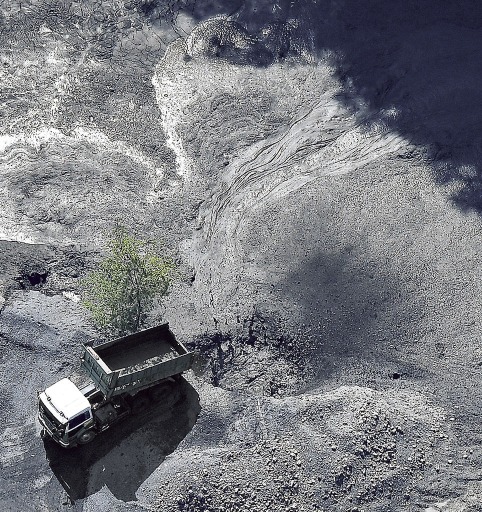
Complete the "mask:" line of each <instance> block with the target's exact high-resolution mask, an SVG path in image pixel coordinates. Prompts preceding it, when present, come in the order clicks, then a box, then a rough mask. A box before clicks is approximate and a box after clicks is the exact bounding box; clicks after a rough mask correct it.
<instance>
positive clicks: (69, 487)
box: [44, 379, 201, 501]
mask: <svg viewBox="0 0 482 512" xmlns="http://www.w3.org/2000/svg"><path fill="white" fill-rule="evenodd" d="M179 386H181V388H182V397H183V398H181V400H179V401H178V402H177V403H176V404H175V405H174V406H173V407H171V408H170V409H166V408H165V407H164V406H163V405H162V404H155V405H152V406H150V407H148V408H147V409H146V410H145V411H144V412H142V413H141V414H137V415H132V416H128V417H127V418H125V419H124V421H122V422H120V423H119V424H118V425H113V426H112V427H111V428H110V429H108V430H107V431H105V432H103V433H102V434H99V436H98V437H97V438H95V439H94V440H93V441H92V442H91V443H90V444H88V445H85V446H82V447H79V448H74V449H70V450H69V449H65V448H62V447H60V446H58V445H57V444H56V443H54V442H53V441H51V440H48V439H46V440H45V441H44V447H45V452H46V457H47V460H48V461H49V466H50V468H51V470H52V472H53V473H54V475H55V477H56V478H57V480H58V481H59V482H60V484H61V485H62V487H63V488H64V489H65V491H66V492H67V494H68V496H69V498H70V499H71V500H72V501H76V500H79V499H83V498H86V497H87V496H90V495H91V494H94V493H96V492H97V491H99V490H100V489H101V488H102V487H103V486H104V485H105V486H107V487H108V488H109V490H110V491H111V492H112V494H113V495H114V496H115V497H116V498H118V499H120V500H123V501H132V500H136V499H137V498H136V495H135V493H136V491H137V489H138V488H139V487H140V485H141V484H142V483H143V482H144V481H145V480H146V479H147V478H148V477H149V475H151V473H152V472H153V471H154V470H155V469H156V468H157V467H158V466H159V465H160V464H161V463H162V462H163V461H164V459H165V458H166V456H167V455H169V454H171V453H172V452H173V451H174V450H175V449H176V448H177V446H178V445H179V443H180V442H181V441H182V440H183V439H184V438H185V437H186V436H187V434H188V433H189V432H190V431H191V429H192V428H193V426H194V424H195V423H196V420H197V417H198V415H199V412H200V410H201V406H200V403H199V395H198V394H197V392H196V391H195V389H194V388H193V387H192V386H191V385H190V384H189V383H188V382H187V381H186V380H185V379H181V381H180V382H179Z"/></svg>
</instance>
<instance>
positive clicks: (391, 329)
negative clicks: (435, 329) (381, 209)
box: [278, 246, 424, 378]
mask: <svg viewBox="0 0 482 512" xmlns="http://www.w3.org/2000/svg"><path fill="white" fill-rule="evenodd" d="M278 293H279V294H280V295H281V296H282V297H289V298H290V300H293V301H294V302H295V303H297V304H300V305H301V306H302V308H303V316H304V320H303V321H304V326H305V332H303V335H302V338H301V342H302V343H303V345H305V350H307V351H308V353H311V355H310V359H311V360H312V361H314V362H315V363H316V364H315V368H314V370H315V374H316V373H317V372H318V374H317V375H315V378H316V377H318V378H326V377H327V375H328V374H330V373H331V372H332V371H333V366H332V365H331V364H330V360H331V361H338V362H340V361H343V358H345V357H349V356H352V357H353V356H355V357H358V356H362V355H363V356H364V358H366V359H373V358H374V359H377V358H378V357H379V355H380V353H381V352H383V353H384V354H385V355H384V359H385V360H386V357H387V354H386V349H387V348H388V347H392V348H393V347H394V346H395V345H396V346H403V344H404V343H406V342H410V341H411V340H412V339H414V338H416V337H417V336H418V333H417V329H418V319H419V317H420V315H421V314H422V313H421V312H423V309H424V307H423V305H424V302H423V301H424V299H423V297H422V296H421V295H420V296H417V294H415V293H413V292H412V293H411V294H409V292H406V291H405V290H404V283H403V282H402V283H400V282H397V281H395V280H394V279H392V278H391V277H390V276H389V275H387V273H386V271H384V269H382V268H380V267H379V266H378V264H377V263H376V262H373V261H364V259H363V258H361V257H360V255H359V254H357V250H356V249H355V248H353V247H351V246H347V247H345V248H344V249H342V250H341V251H340V252H339V253H329V252H319V253H318V254H316V255H314V256H312V257H311V258H310V259H308V260H307V261H303V262H300V266H299V269H298V270H297V271H296V272H294V273H292V274H291V275H289V277H288V278H287V279H286V280H285V281H284V282H282V283H281V284H280V285H279V292H278ZM324 358H326V361H325V360H324Z"/></svg>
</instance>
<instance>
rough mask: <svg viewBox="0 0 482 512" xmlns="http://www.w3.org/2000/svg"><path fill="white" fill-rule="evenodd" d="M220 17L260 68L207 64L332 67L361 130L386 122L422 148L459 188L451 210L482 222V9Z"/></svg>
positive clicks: (371, 5) (221, 52) (240, 11)
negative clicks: (289, 62)
mask: <svg viewBox="0 0 482 512" xmlns="http://www.w3.org/2000/svg"><path fill="white" fill-rule="evenodd" d="M210 7H212V5H211V3H210V2H196V6H195V7H194V8H193V9H192V10H190V11H189V12H190V14H191V15H193V16H194V17H195V19H196V20H197V21H201V20H203V19H205V18H206V17H207V16H208V14H209V10H210ZM230 7H231V6H230ZM217 12H218V11H217V9H213V10H212V11H211V15H213V14H215V13H217ZM223 13H224V14H232V19H233V20H235V21H236V22H237V23H238V24H239V25H240V26H241V27H243V28H245V29H247V31H248V33H249V35H250V37H252V38H253V41H256V51H257V52H258V54H259V56H260V60H259V62H257V61H256V59H254V58H251V59H248V58H246V56H245V55H243V53H242V52H241V51H237V50H236V48H235V47H234V46H233V45H229V44H224V45H223V44H221V43H220V44H218V45H216V44H214V43H213V45H211V48H214V49H216V48H217V51H215V52H214V53H213V54H212V52H211V51H206V55H211V54H212V55H211V56H212V58H218V57H219V58H226V59H227V60H229V61H230V62H233V63H236V64H238V65H239V64H247V65H259V66H261V67H264V66H266V65H269V64H270V63H272V62H276V61H280V60H281V61H282V60H284V59H286V58H288V59H289V58H291V59H293V58H295V59H296V58H297V57H299V56H300V55H302V54H303V52H309V53H311V54H312V55H313V56H314V57H315V59H316V58H317V59H323V60H325V61H326V60H328V61H329V62H331V63H332V64H333V65H334V66H335V68H336V70H337V74H338V76H339V78H340V80H341V82H342V84H344V91H345V92H342V93H341V94H340V95H339V100H340V101H341V102H343V103H345V105H346V106H347V107H348V108H349V109H351V110H352V111H353V112H354V113H355V114H357V115H358V116H359V118H360V122H361V123H362V124H366V125H367V127H368V126H369V125H370V124H371V123H373V122H377V121H379V120H380V119H382V120H383V122H384V124H385V126H387V128H388V129H389V130H391V131H394V132H397V133H399V134H401V135H402V136H403V137H404V138H406V139H407V140H409V141H410V142H412V143H414V144H416V145H419V146H421V147H422V148H423V157H424V158H425V160H426V161H428V162H430V163H431V164H432V168H433V174H434V179H435V181H436V182H437V183H438V184H439V185H441V186H448V185H450V186H453V188H452V189H451V194H452V198H453V201H454V203H455V204H456V205H457V206H458V207H459V208H461V209H462V210H475V211H477V212H479V213H481V212H482V169H481V163H480V162H481V159H482V149H481V148H482V107H481V105H482V88H481V87H480V81H481V79H482V66H480V48H481V47H482V3H480V2H479V1H477V0H465V1H462V2H450V1H442V2H435V1H427V2H418V1H415V0H408V1H400V0H397V1H393V2H384V1H382V0H371V1H367V2H359V1H357V0H347V1H346V2H343V4H340V3H339V2H337V1H335V0H325V1H316V2H315V1H314V0H300V1H298V2H287V1H286V2H278V3H277V4H276V6H273V3H272V2H268V1H267V0H251V1H245V2H242V3H240V5H239V7H238V8H236V9H235V10H234V11H231V10H230V8H228V6H226V7H225V9H224V11H223ZM220 26H221V25H220ZM209 37H210V40H211V41H214V42H216V41H218V42H219V41H221V40H222V38H223V37H225V36H223V33H222V31H221V29H220V33H219V34H217V39H216V33H212V34H210V35H209ZM236 52H237V53H236ZM417 156H419V155H412V154H408V155H401V156H400V158H402V157H403V158H408V159H410V158H415V157H417Z"/></svg>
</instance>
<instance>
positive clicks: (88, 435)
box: [77, 430, 97, 444]
mask: <svg viewBox="0 0 482 512" xmlns="http://www.w3.org/2000/svg"><path fill="white" fill-rule="evenodd" d="M96 435H97V434H96V433H95V432H94V431H93V430H87V431H86V432H84V433H83V434H81V435H80V436H79V438H78V439H77V442H78V443H79V444H87V443H90V442H91V441H93V440H94V438H95V436H96Z"/></svg>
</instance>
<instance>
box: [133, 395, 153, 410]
mask: <svg viewBox="0 0 482 512" xmlns="http://www.w3.org/2000/svg"><path fill="white" fill-rule="evenodd" d="M149 402H150V400H149V398H148V397H147V396H146V395H142V396H138V397H136V398H134V402H133V404H132V408H131V411H132V414H139V413H140V412H142V411H143V410H144V409H146V407H148V406H149Z"/></svg>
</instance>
